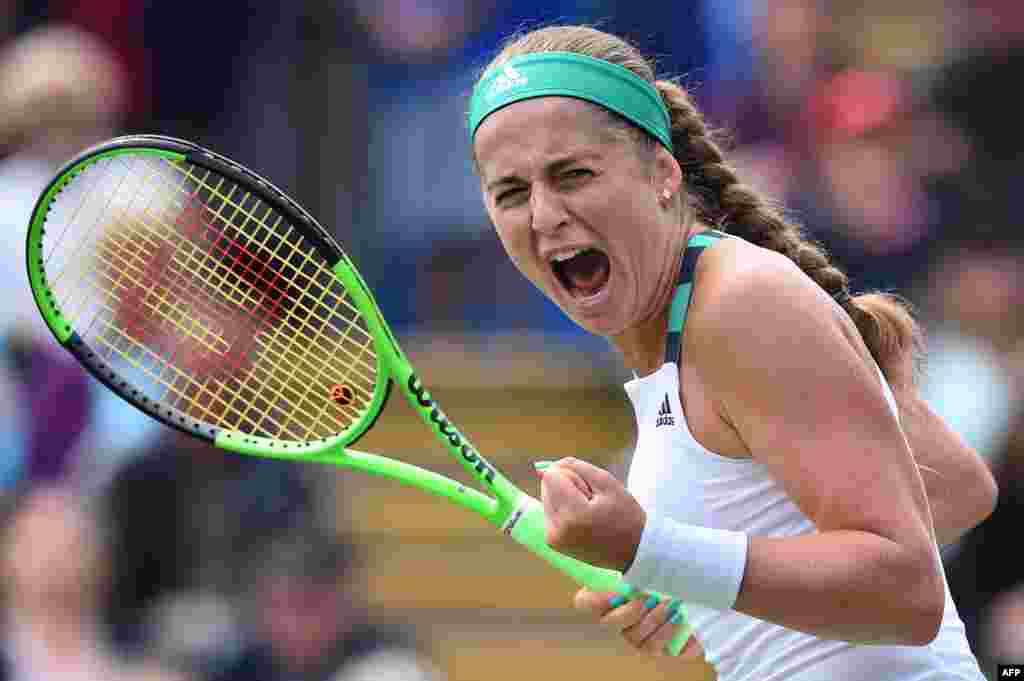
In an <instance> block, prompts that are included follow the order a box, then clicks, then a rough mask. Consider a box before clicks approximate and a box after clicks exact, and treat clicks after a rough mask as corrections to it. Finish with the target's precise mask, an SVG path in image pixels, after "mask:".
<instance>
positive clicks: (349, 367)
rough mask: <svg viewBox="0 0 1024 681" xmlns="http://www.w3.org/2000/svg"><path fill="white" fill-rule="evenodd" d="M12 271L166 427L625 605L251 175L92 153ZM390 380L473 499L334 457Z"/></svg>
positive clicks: (202, 164) (54, 327)
mask: <svg viewBox="0 0 1024 681" xmlns="http://www.w3.org/2000/svg"><path fill="white" fill-rule="evenodd" d="M27 265H28V274H29V281H30V283H31V286H32V292H33V294H34V296H35V300H36V303H37V304H38V307H39V311H40V312H41V314H42V317H43V319H44V320H45V321H46V324H47V326H48V327H49V328H50V330H51V331H52V332H53V334H54V336H56V338H57V340H58V341H59V342H60V343H61V345H63V346H64V347H65V348H66V349H67V350H69V351H70V352H71V353H72V354H73V355H74V356H75V357H76V358H77V359H78V361H79V362H81V363H82V365H83V366H84V367H85V368H86V369H88V370H89V372H90V373H91V374H92V375H93V376H95V377H96V378H97V379H99V380H100V381H101V382H102V383H103V384H105V385H106V386H107V387H108V388H110V389H111V390H113V391H114V392H115V393H117V394H118V395H120V396H121V397H122V398H124V399H125V400H127V401H128V402H129V403H131V404H132V405H134V406H135V407H137V408H138V409H141V410H142V411H144V412H145V413H147V414H149V415H150V416H152V417H153V418H155V419H157V420H159V421H161V422H163V423H164V424H166V425H168V426H171V427H173V428H176V429H178V430H180V431H183V432H185V433H188V434H189V435H192V436H194V437H197V438H200V439H202V440H206V441H208V442H210V443H211V444H213V445H215V446H217V447H219V448H221V449H224V450H228V451H231V452H236V453H239V454H245V455H251V456H258V457H270V458H277V459H288V460H293V461H313V462H321V463H329V464H334V465H336V466H341V467H343V468H351V469H355V470H359V471H363V472H366V473H370V474H374V475H381V476H385V477H388V478H392V479H394V480H397V481H399V482H401V483H405V484H407V485H411V486H414V487H418V488H420V489H422V490H425V491H427V492H429V493H431V494H434V495H436V496H438V497H441V498H443V499H447V500H448V501H450V502H452V503H454V504H456V505H458V506H461V507H462V508H464V509H467V510H469V511H473V512H474V513H478V514H479V515H481V516H483V517H484V518H485V519H486V520H487V521H488V522H490V523H492V524H493V525H494V526H495V527H497V528H498V529H499V530H500V531H501V532H503V533H504V534H506V535H508V536H509V537H511V538H512V539H513V540H515V541H516V542H518V543H519V544H521V545H523V546H525V547H526V548H527V549H529V550H530V551H532V552H533V553H534V554H536V555H537V556H539V557H540V558H542V559H544V560H545V561H547V562H548V563H550V564H551V565H553V566H554V567H556V568H558V569H559V570H562V571H563V572H564V573H566V574H567V575H569V576H570V577H572V578H573V579H575V580H576V581H577V582H578V583H579V584H581V585H585V586H587V587H589V588H590V589H592V590H595V591H614V592H618V593H620V594H622V595H624V596H626V597H627V598H629V597H639V595H640V594H639V593H634V592H633V591H632V590H631V589H630V588H629V587H628V585H626V584H624V583H623V580H622V575H621V574H620V573H619V572H617V571H614V570H608V569H603V568H598V567H595V566H592V565H589V564H587V563H584V562H582V561H579V560H576V559H574V558H571V557H569V556H567V555H564V554H562V553H559V552H557V551H555V550H553V549H552V548H550V547H549V546H548V545H547V544H546V543H545V524H544V509H543V506H542V504H541V503H540V502H539V501H538V500H537V499H535V498H534V497H532V496H530V495H529V494H527V493H525V492H524V491H523V490H521V489H519V488H518V487H516V486H515V485H514V484H512V483H511V482H510V481H509V480H508V479H507V478H505V476H503V475H502V474H501V472H500V471H498V469H497V468H495V466H494V465H493V464H491V463H490V462H488V461H487V460H486V459H485V458H484V457H483V456H481V454H480V452H478V451H477V450H476V448H475V447H474V446H473V445H472V444H471V443H470V442H469V440H468V439H467V438H466V436H465V435H463V434H462V432H461V431H460V430H459V429H458V428H457V427H456V426H455V424H454V423H452V421H451V419H449V418H448V416H447V415H446V414H445V413H444V412H443V411H442V410H441V408H440V406H438V404H437V401H436V400H435V399H434V398H433V397H432V396H431V394H430V392H429V391H428V390H427V389H426V388H425V387H424V384H423V382H422V381H421V380H420V377H419V376H418V375H417V374H416V372H415V370H414V369H413V367H412V366H411V364H410V363H409V361H408V359H407V358H406V356H405V354H404V353H403V352H402V350H401V348H400V347H399V346H398V343H397V341H396V340H395V337H394V336H393V335H392V333H391V330H390V329H389V328H388V325H387V323H386V322H385V321H384V318H383V316H382V315H381V313H380V310H379V309H378V308H377V305H376V303H375V302H374V299H373V296H372V295H371V293H370V291H369V289H368V288H367V286H366V284H365V283H364V281H363V279H362V277H361V276H360V274H359V272H358V271H357V270H356V268H355V266H354V265H353V264H352V262H351V261H350V260H349V258H348V257H347V256H346V255H345V253H344V252H343V251H342V249H341V247H340V246H339V245H338V243H337V242H336V241H335V240H334V238H332V236H331V235H330V234H329V233H328V232H327V231H326V230H325V229H324V228H323V227H321V226H320V225H319V224H318V223H317V221H316V220H315V219H314V218H313V217H312V216H311V215H310V214H309V213H307V212H306V211H305V210H304V209H302V208H301V207H300V206H299V205H298V204H297V203H296V202H295V201H293V200H292V199H290V198H289V197H288V196H286V195H285V194H284V193H283V192H281V191H280V190H279V189H277V188H276V187H274V186H273V185H272V184H271V183H270V182H268V181H267V180H265V179H263V178H261V177H260V176H258V175H257V174H256V173H253V172H252V171H250V170H248V169H246V168H244V167H243V166H241V165H239V164H237V163H235V162H233V161H231V160H229V159H227V158H225V157H223V156H220V155H218V154H215V153H213V152H211V151H208V150H206V149H203V148H201V147H199V146H197V145H195V144H192V143H189V142H185V141H182V140H177V139H173V138H169V137H162V136H156V135H134V136H128V137H120V138H117V139H113V140H110V141H108V142H105V143H102V144H99V145H97V146H95V147H92V148H91V149H88V150H86V151H84V152H82V153H81V154H79V155H78V156H77V157H76V158H74V159H72V160H71V161H69V162H68V163H67V164H66V165H65V166H64V167H63V168H62V169H61V170H60V172H59V173H58V174H57V176H56V177H55V178H54V179H53V180H52V181H51V182H50V184H49V185H48V186H47V187H46V189H45V190H44V191H43V193H42V195H41V197H40V198H39V201H38V202H37V204H36V207H35V210H34V212H33V214H32V218H31V222H30V225H29V231H28V239H27ZM395 386H397V388H398V391H399V392H401V393H402V395H404V396H405V398H406V399H408V401H409V402H410V404H411V405H412V406H413V408H414V409H415V411H416V412H417V413H418V414H419V416H420V417H422V419H423V422H424V423H425V424H426V426H427V428H428V429H429V430H430V431H431V432H432V433H433V434H434V435H435V436H436V437H437V438H438V439H439V440H440V441H441V442H442V443H443V444H444V446H445V447H446V448H447V450H448V452H449V453H450V454H451V455H452V456H453V457H454V458H455V459H456V460H457V461H458V462H459V463H460V464H462V466H463V467H464V468H465V469H466V471H468V472H469V474H470V475H471V476H472V478H473V479H475V481H476V482H477V483H478V484H479V485H480V487H481V488H482V490H483V491H479V490H476V489H472V488H470V487H467V486H466V485H464V484H462V483H460V482H458V481H456V480H453V479H451V478H448V477H445V476H443V475H440V474H438V473H435V472H432V471H429V470H426V469H424V468H421V467H418V466H415V465H412V464H409V463H406V462H403V461H398V460H395V459H390V458H387V457H383V456H379V455H375V454H369V453H366V452H360V451H356V450H353V449H350V448H349V447H350V446H351V445H352V444H354V443H355V442H356V441H357V440H358V439H359V438H360V436H362V435H363V434H364V433H366V432H367V431H368V430H369V429H370V428H371V427H372V426H373V425H374V423H375V422H376V420H377V417H378V416H379V415H380V413H381V411H382V410H383V408H384V405H385V403H386V402H387V399H388V395H389V394H390V392H391V390H392V388H393V387H395ZM659 597H660V598H664V596H660V595H659ZM680 607H682V606H681V605H680ZM684 613H685V611H684ZM684 622H685V619H684ZM689 634H690V628H689V625H688V624H685V623H684V624H682V625H680V626H679V629H678V632H677V634H676V636H675V638H674V639H673V640H672V643H671V645H670V646H669V647H668V648H669V650H668V652H670V653H671V654H675V655H677V654H679V652H680V651H681V649H682V647H683V645H684V644H685V642H686V640H687V639H688V638H689Z"/></svg>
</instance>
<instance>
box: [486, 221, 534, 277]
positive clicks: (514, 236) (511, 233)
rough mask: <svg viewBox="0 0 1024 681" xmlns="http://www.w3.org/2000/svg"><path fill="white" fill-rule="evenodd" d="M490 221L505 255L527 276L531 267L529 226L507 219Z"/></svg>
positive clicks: (531, 245)
mask: <svg viewBox="0 0 1024 681" xmlns="http://www.w3.org/2000/svg"><path fill="white" fill-rule="evenodd" d="M491 221H492V223H493V224H494V228H495V231H496V232H497V234H498V240H499V241H501V245H502V246H504V247H505V253H507V254H508V257H509V258H510V259H511V260H512V262H513V263H514V264H515V266H516V267H517V268H519V270H520V271H521V272H523V273H524V274H528V273H529V272H530V271H531V267H532V266H531V264H530V263H531V262H532V260H531V258H530V253H531V249H532V247H533V244H532V241H531V238H530V229H529V226H526V225H521V224H519V223H518V222H517V221H514V220H508V219H505V220H500V221H499V220H494V219H493V218H492V220H491Z"/></svg>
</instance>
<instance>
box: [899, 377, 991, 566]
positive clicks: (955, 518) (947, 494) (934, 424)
mask: <svg viewBox="0 0 1024 681" xmlns="http://www.w3.org/2000/svg"><path fill="white" fill-rule="evenodd" d="M897 401H898V403H899V409H900V420H901V423H902V426H903V431H904V433H905V434H906V436H907V441H908V443H909V444H910V449H911V451H912V452H913V455H914V460H915V461H916V462H917V465H918V469H919V470H920V472H921V477H922V479H923V480H924V485H925V491H926V492H927V494H928V504H929V506H930V507H931V513H932V522H933V524H934V526H935V536H936V540H937V541H938V543H939V545H940V546H944V545H946V544H951V543H953V542H955V541H957V540H958V539H959V538H960V537H961V536H962V535H963V534H964V533H965V532H967V531H969V530H971V529H972V528H974V527H975V526H976V525H978V524H979V523H980V522H981V521H983V520H984V519H985V518H987V517H988V516H989V515H990V514H991V513H992V510H993V509H994V508H995V502H996V496H997V488H996V483H995V479H994V478H993V476H992V473H991V472H990V471H989V469H988V467H987V466H986V465H985V462H984V461H983V460H982V458H981V457H980V456H978V454H977V453H975V452H974V450H973V449H972V448H971V447H970V446H969V445H968V444H967V443H966V442H964V440H963V438H961V437H960V436H959V435H958V434H957V433H955V432H954V431H953V430H952V429H951V428H950V427H949V426H948V425H947V424H946V423H945V421H943V420H942V418H941V417H939V416H938V415H937V414H936V413H935V412H934V411H932V409H931V408H930V407H929V406H928V405H927V404H926V403H925V402H924V401H923V400H921V399H920V398H919V397H917V396H916V395H907V394H903V395H898V396H897Z"/></svg>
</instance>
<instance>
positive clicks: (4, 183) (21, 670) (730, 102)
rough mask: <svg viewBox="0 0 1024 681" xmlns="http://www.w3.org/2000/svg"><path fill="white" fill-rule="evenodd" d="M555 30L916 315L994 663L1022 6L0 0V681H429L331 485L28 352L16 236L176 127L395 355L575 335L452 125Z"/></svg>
mask: <svg viewBox="0 0 1024 681" xmlns="http://www.w3.org/2000/svg"><path fill="white" fill-rule="evenodd" d="M556 21H557V22H582V23H592V24H596V25H598V26H599V27H603V28H607V29H609V30H613V31H616V32H620V33H623V34H625V35H626V36H628V37H629V38H631V39H632V40H633V41H634V42H636V43H638V44H639V45H640V46H641V47H643V48H644V49H645V50H647V51H648V53H651V54H654V55H656V56H657V57H658V60H659V68H660V70H661V72H662V73H663V74H665V75H666V76H677V77H679V78H681V79H682V81H683V82H684V83H686V84H687V85H688V86H689V87H690V88H691V90H692V92H693V93H694V96H695V97H696V99H697V101H698V102H699V103H700V104H702V105H703V107H704V108H705V110H706V111H707V112H708V115H709V118H710V120H711V121H712V122H713V123H715V124H716V125H717V126H718V127H719V128H721V130H722V132H723V136H724V137H725V138H726V139H728V146H729V147H730V148H731V149H732V152H733V159H734V161H735V164H736V165H737V166H738V167H739V168H740V169H741V170H742V171H743V172H744V173H745V174H746V177H747V178H748V180H749V182H750V183H751V184H753V185H755V186H756V187H758V188H759V189H761V190H763V191H765V192H767V193H769V194H771V195H772V196H773V197H775V198H776V199H777V200H778V201H779V202H780V203H781V204H782V205H784V206H785V207H786V209H787V211H788V212H789V213H790V214H791V215H792V216H793V217H795V218H796V219H797V220H798V221H800V222H801V223H802V224H803V225H804V226H805V228H806V229H807V231H808V232H809V233H810V234H812V235H813V236H815V237H816V238H818V239H819V240H820V241H822V242H823V243H824V244H825V245H827V246H828V247H829V249H831V251H832V252H833V254H834V255H835V257H836V258H837V260H839V261H840V262H841V263H842V264H843V265H844V266H845V267H846V269H847V270H848V271H849V272H850V274H851V275H852V284H853V288H854V289H855V290H875V289H884V290H888V291H893V292H896V293H899V294H901V295H903V296H904V297H905V298H906V299H907V300H909V301H910V302H911V303H912V304H913V305H914V306H915V307H916V309H917V311H918V314H919V316H920V317H921V319H922V321H923V322H924V324H925V327H926V329H927V332H928V348H929V352H928V355H927V357H926V358H925V361H924V362H923V363H922V367H921V381H922V386H923V389H924V391H925V394H926V396H927V398H928V399H929V401H930V402H931V403H932V404H933V406H935V408H936V409H937V410H938V411H939V412H940V413H941V414H943V415H944V416H945V417H946V418H947V419H948V420H949V421H950V423H951V424H952V425H953V427H954V428H955V429H956V430H957V431H958V432H959V433H960V434H961V435H962V436H963V437H964V438H965V439H967V440H968V441H969V442H970V443H971V444H972V445H973V446H974V447H975V448H977V449H978V451H980V452H981V453H982V454H983V455H984V456H985V458H986V460H987V461H988V462H989V463H990V465H991V466H992V469H993V471H994V472H995V474H996V476H997V479H998V482H999V485H1000V498H999V505H998V508H997V510H996V512H995V513H994V515H993V516H992V517H991V518H989V520H987V521H986V522H985V523H984V524H983V525H981V526H980V527H978V528H977V529H976V530H975V531H973V532H972V533H970V534H969V535H968V536H967V537H966V538H965V539H964V540H962V541H961V542H960V543H959V544H958V545H956V546H952V547H947V549H946V550H945V552H944V560H945V562H946V568H947V573H948V576H949V579H950V586H951V589H952V591H953V595H954V598H955V600H956V602H957V605H958V608H959V609H960V613H961V616H962V617H963V619H964V621H965V623H966V624H967V627H968V634H969V637H970V641H971V644H972V646H973V647H974V649H975V652H976V653H977V654H978V655H979V656H980V657H981V658H982V659H983V660H984V661H985V663H986V664H987V665H990V666H991V665H992V664H993V663H994V662H995V661H1003V662H1006V661H1014V662H1018V663H1019V662H1022V661H1024V569H1022V568H1020V567H1019V566H1017V565H1016V564H1015V562H1014V560H1013V559H1012V555H1013V549H1014V540H1015V539H1016V537H1017V530H1016V527H1017V523H1018V522H1020V521H1021V520H1024V508H1022V507H1024V409H1022V406H1024V305H1021V304H1020V303H1021V297H1022V294H1024V248H1022V241H1024V239H1022V238H1021V232H1020V231H1019V229H1018V227H1016V215H1015V210H1014V209H1015V207H1016V205H1015V199H1016V198H1017V196H1018V195H1017V194H1016V192H1017V191H1020V190H1024V172H1022V171H1021V170H1020V168H1019V167H1018V165H1017V161H1018V159H1019V158H1020V157H1021V154H1022V152H1024V128H1022V127H1018V126H1017V125H1016V114H1015V110H1014V107H1013V106H1012V103H1011V100H1010V98H1011V95H1012V93H1013V91H1014V88H1015V86H1014V85H1013V84H1014V83H1015V82H1018V79H1019V74H1020V73H1021V72H1022V66H1024V4H1022V3H1020V2H1019V0H972V1H968V0H907V1H906V2H902V3H892V2H881V1H880V0H858V1H857V2H854V1H852V0H831V1H829V0H680V1H678V2H673V3H668V4H665V3H662V4H661V5H660V7H658V8H655V6H653V5H646V4H644V3H637V2H625V1H624V0H550V1H548V2H541V1H540V0H532V1H531V0H520V1H517V2H511V1H508V0H476V1H471V0H307V1H305V2H297V3H271V2H266V3H250V2H240V1H239V0H220V1H219V2H208V1H205V2H201V1H200V0H174V1H173V2H172V1H171V0H49V1H47V0H0V227H2V229H0V235H2V236H0V239H2V242H0V277H2V280H3V283H4V284H5V290H6V293H5V295H4V296H0V320H3V321H2V322H0V486H2V490H3V495H2V497H3V499H4V500H5V504H4V506H5V509H4V512H5V514H6V515H5V519H4V523H3V548H2V551H0V563H2V565H3V573H4V578H5V581H4V583H3V585H2V587H3V588H2V592H3V594H4V598H3V600H2V606H3V608H4V611H5V613H6V617H5V618H4V619H3V624H2V626H0V681H3V679H8V678H11V679H13V678H17V679H37V678H38V679H42V678H48V679H50V678H69V679H82V680H83V681H85V680H91V679H120V678H125V679H128V678H138V679H196V680H210V681H214V680H218V681H220V680H223V681H245V680H248V679H261V680H268V681H273V680H274V679H303V680H308V681H319V680H324V681H326V680H328V679H332V680H334V681H340V680H341V679H370V678H372V679H376V680H381V679H408V680H410V681H416V680H418V679H438V678H442V674H441V672H440V671H438V670H437V669H436V668H435V665H434V664H433V663H432V662H431V659H430V653H429V650H427V649H426V648H425V647H424V645H423V644H422V642H420V641H418V640H417V638H416V633H415V632H414V631H409V630H406V629H404V628H402V627H395V626H391V625H383V624H380V623H378V622H377V621H376V618H375V617H374V613H372V612H370V609H369V608H368V607H367V606H366V604H365V602H364V599H362V598H361V596H360V594H361V586H360V584H359V580H358V577H357V575H358V563H359V554H360V552H359V546H358V544H357V542H355V541H353V540H351V539H350V538H348V534H347V528H346V527H345V521H344V517H343V514H341V515H342V517H341V518H339V514H338V513H337V509H338V508H339V507H342V508H343V506H344V504H343V503H340V502H339V501H338V499H336V498H335V497H336V495H337V494H338V491H337V488H336V486H335V485H334V484H333V483H332V480H333V478H332V476H330V475H319V476H317V475H315V472H311V471H309V470H308V468H306V467H301V466H293V465H286V464H280V463H274V462H264V461H250V460H240V459H237V458H232V457H227V456H225V455H223V454H220V453H217V452H213V451H209V450H208V448H206V447H205V446H203V445H198V444H195V443H192V442H188V441H186V440H185V439H184V438H182V437H180V436H178V435H175V434H171V433H168V432H165V431H164V430H162V427H160V426H154V425H152V424H150V423H149V422H148V421H147V417H144V416H141V415H136V414H135V413H134V412H133V411H132V410H130V409H128V408H126V407H124V406H123V405H122V404H121V403H119V402H117V401H116V398H112V397H110V396H109V395H107V394H106V391H105V390H103V389H102V388H100V387H98V386H97V385H95V384H93V383H92V382H91V381H90V380H89V379H87V378H86V377H85V376H84V374H83V372H81V371H80V370H79V369H78V367H77V364H75V363H74V361H73V360H70V359H68V358H66V357H65V356H64V355H62V354H61V353H60V352H58V351H57V349H56V348H55V344H54V343H52V342H51V341H50V339H49V338H47V337H46V333H45V330H44V328H43V326H42V324H41V322H39V321H37V319H36V313H35V310H34V304H33V302H32V300H31V297H30V295H29V293H28V288H27V287H26V286H25V284H24V277H25V275H24V271H23V258H24V256H23V241H24V234H25V228H26V224H27V218H28V215H29V213H30V211H31V208H32V204H33V202H34V200H35V198H36V196H37V193H38V191H39V190H40V189H41V188H42V186H43V185H44V184H45V183H46V182H47V181H48V179H49V177H50V176H51V174H52V173H53V171H54V170H55V169H56V167H57V166H58V165H59V164H60V163H61V162H63V161H64V160H66V159H67V158H68V157H69V156H71V155H73V154H74V153H75V152H77V151H78V150H80V149H81V148H83V147H85V146H87V145H89V144H91V143H94V142H96V141H99V140H102V139H105V138H107V137H110V136H113V135H114V134H120V133H125V132H157V133H164V134H169V135H174V136H177V137H183V138H187V139H191V140H194V141H197V142H199V143H202V144H205V145H207V146H210V147H212V148H214V149H216V150H218V151H220V152H222V153H225V154H227V155H229V156H233V157H235V158H237V159H239V160H240V161H242V162H244V163H246V164H247V165H249V166H251V167H253V168H254V169H256V170H257V171H259V172H261V173H262V174H264V175H266V176H268V177H271V178H272V179H273V181H274V182H275V183H277V184H278V185H280V186H282V188H283V189H285V190H286V191H287V192H289V193H291V194H293V195H294V196H295V197H296V198H297V199H298V200H299V202H300V203H302V204H304V205H306V206H307V207H309V208H310V210H311V212H312V213H313V214H315V215H317V216H319V217H320V218H321V219H322V221H323V222H324V223H325V224H327V225H330V226H331V228H332V229H333V230H334V231H335V232H336V233H337V235H338V236H339V238H340V239H341V240H342V242H343V243H345V244H346V246H347V248H348V250H349V251H350V254H351V255H352V256H353V257H354V258H355V260H356V261H357V262H358V263H359V266H360V269H361V270H362V271H363V272H364V273H365V274H366V275H367V278H368V279H369V283H370V285H371V287H373V288H374V289H375V290H376V291H377V293H378V297H379V299H380V303H381V306H382V308H383V310H384V313H385V316H386V317H388V318H389V319H392V320H395V322H396V326H397V327H399V331H400V332H402V333H406V332H410V333H411V332H416V333H441V334H445V333H448V334H451V333H460V334H496V335H500V334H505V333H517V332H520V331H523V330H531V331H543V332H545V333H546V334H549V335H550V336H551V337H553V338H563V337H564V338H565V339H566V340H567V342H576V337H577V336H578V334H579V333H580V332H579V331H577V330H575V329H574V327H573V326H572V325H571V323H570V322H568V321H567V320H566V319H564V318H563V317H562V315H561V314H560V313H559V312H558V311H557V310H556V309H555V308H553V307H552V306H551V305H550V304H549V303H547V302H546V301H545V300H544V299H543V298H542V297H541V296H539V295H536V294H535V292H533V291H532V290H531V289H530V287H529V285H528V284H526V283H525V281H523V280H521V278H520V277H519V275H518V274H517V273H516V272H515V271H514V269H513V268H512V267H511V265H509V264H508V263H507V262H506V259H505V257H504V255H503V253H502V251H501V248H500V245H499V244H498V242H497V240H496V238H495V236H494V235H493V233H492V231H491V229H490V227H489V224H488V222H487V218H486V215H485V214H484V212H483V207H482V204H481V202H480V199H479V197H478V190H477V185H476V179H475V177H474V175H473V173H472V168H471V164H470V150H469V144H468V139H467V135H466V130H465V124H464V122H463V121H464V111H465V108H466V99H467V96H468V92H469V90H470V88H471V86H472V83H473V81H474V78H475V76H476V75H477V73H478V70H479V69H480V68H481V67H482V66H483V65H484V64H485V63H486V61H487V59H488V57H489V55H491V54H492V53H493V51H494V49H495V48H496V46H497V45H498V43H499V41H500V40H501V38H502V37H503V36H505V35H507V34H508V33H509V32H511V31H513V30H516V29H518V28H525V27H531V26H536V25H539V24H541V23H551V22H556ZM385 245H386V247H384V246H385ZM396 265H397V266H396ZM385 272H386V273H387V279H386V286H385V285H383V284H384V282H385V279H384V277H385ZM950 484H954V485H955V484H956V481H950ZM40 538H45V540H44V541H40ZM69 557H73V558H69Z"/></svg>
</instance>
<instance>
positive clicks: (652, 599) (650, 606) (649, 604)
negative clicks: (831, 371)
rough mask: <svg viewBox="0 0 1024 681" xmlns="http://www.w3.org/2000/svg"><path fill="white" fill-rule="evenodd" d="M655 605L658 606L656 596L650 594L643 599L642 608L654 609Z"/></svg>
mask: <svg viewBox="0 0 1024 681" xmlns="http://www.w3.org/2000/svg"><path fill="white" fill-rule="evenodd" d="M656 607H658V597H657V596H650V597H648V598H647V600H646V601H644V609H645V610H654V609H655V608H656Z"/></svg>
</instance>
